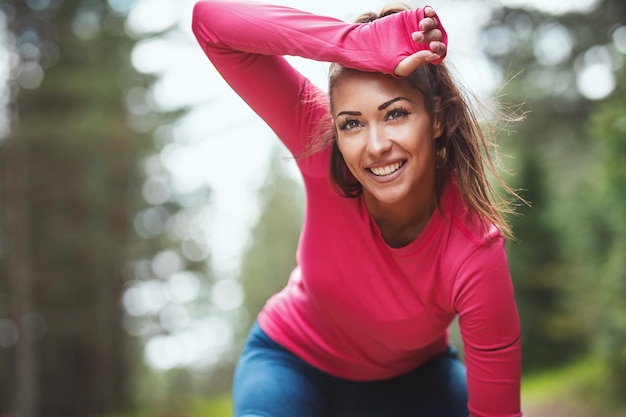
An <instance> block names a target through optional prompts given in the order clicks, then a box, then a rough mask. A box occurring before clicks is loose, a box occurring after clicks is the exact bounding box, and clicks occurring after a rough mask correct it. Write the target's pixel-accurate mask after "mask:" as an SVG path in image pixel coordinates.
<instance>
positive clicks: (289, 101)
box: [192, 0, 447, 152]
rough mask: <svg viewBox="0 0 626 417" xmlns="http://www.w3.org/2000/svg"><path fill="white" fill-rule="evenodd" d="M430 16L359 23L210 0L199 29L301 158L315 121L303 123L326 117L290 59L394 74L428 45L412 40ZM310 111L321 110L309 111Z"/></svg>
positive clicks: (229, 74) (410, 14) (416, 13)
mask: <svg viewBox="0 0 626 417" xmlns="http://www.w3.org/2000/svg"><path fill="white" fill-rule="evenodd" d="M423 16H424V13H423V9H416V10H409V11H405V12H402V13H397V14H394V15H391V16H389V17H386V18H384V19H379V20H377V21H375V22H373V23H370V24H354V23H346V22H343V21H341V20H338V19H334V18H330V17H323V16H317V15H314V14H310V13H306V12H303V11H300V10H296V9H292V8H289V7H283V6H273V5H267V4H258V3H248V2H245V3H244V2H232V1H223V0H222V1H220V0H203V1H200V2H198V3H197V4H196V6H195V8H194V12H193V20H192V29H193V31H194V34H195V35H196V38H197V39H198V42H199V43H200V46H201V47H202V48H203V50H204V52H205V53H206V54H207V56H208V57H209V59H210V60H211V62H212V63H213V64H214V65H215V67H216V68H217V70H218V71H219V72H220V73H221V74H222V76H223V77H224V78H225V79H226V81H227V82H228V83H229V84H230V86H231V87H232V88H233V89H234V90H235V91H236V92H237V93H238V94H239V95H240V96H241V97H242V98H243V99H244V100H245V101H246V102H247V103H248V104H249V105H250V106H251V107H252V108H253V110H255V111H256V112H257V113H258V114H259V115H260V116H261V117H262V118H263V119H264V120H265V122H266V123H268V124H269V125H270V127H272V129H273V130H274V131H275V132H276V133H277V134H278V135H279V137H281V139H282V140H283V141H284V142H285V143H286V144H287V146H288V147H289V148H290V149H291V150H292V152H293V151H294V150H296V151H297V150H302V149H301V148H300V147H299V146H298V145H297V144H296V143H297V142H295V141H298V140H300V141H302V140H303V138H302V137H300V138H296V137H295V136H300V134H301V133H303V130H302V129H305V130H304V132H306V129H311V128H312V126H311V125H310V123H311V122H312V120H301V119H300V118H301V117H304V118H307V117H308V118H311V117H313V116H311V113H312V114H317V116H319V111H320V110H321V109H320V105H319V103H317V104H315V100H312V99H313V98H315V96H316V95H318V94H320V93H319V92H317V89H315V88H313V87H312V86H310V85H308V82H307V81H306V80H305V79H304V78H303V77H302V75H300V74H299V73H298V72H297V71H295V70H294V69H293V68H292V67H291V66H289V64H288V63H287V62H286V61H285V60H284V59H283V58H282V56H285V55H293V56H300V57H304V58H309V59H313V60H316V61H326V62H338V63H340V64H342V65H344V66H347V67H351V68H356V69H360V70H363V71H378V72H383V73H386V74H392V73H393V70H394V68H395V67H396V65H397V64H398V63H399V62H400V61H401V60H402V59H403V58H405V57H407V56H409V55H411V54H413V53H415V52H417V51H418V50H423V49H426V48H427V47H428V45H427V44H417V43H415V42H414V41H413V40H412V39H411V33H412V32H415V31H417V30H419V27H418V24H419V21H420V20H421V19H422V18H423ZM398 28H401V29H398ZM441 29H442V31H443V28H441ZM444 37H445V40H446V41H447V36H446V35H445V31H444ZM303 95H304V96H303ZM324 103H325V101H324ZM309 105H312V106H314V107H315V106H317V107H316V109H315V110H316V111H313V112H307V111H306V109H303V107H302V106H305V107H306V106H309ZM309 110H310V109H309ZM307 114H308V116H307ZM318 119H319V117H318ZM307 139H308V138H307Z"/></svg>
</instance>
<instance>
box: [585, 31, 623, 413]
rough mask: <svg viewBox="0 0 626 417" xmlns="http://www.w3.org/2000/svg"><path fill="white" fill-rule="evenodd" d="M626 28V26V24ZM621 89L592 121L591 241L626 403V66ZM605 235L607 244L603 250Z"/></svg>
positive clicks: (610, 352) (603, 317)
mask: <svg viewBox="0 0 626 417" xmlns="http://www.w3.org/2000/svg"><path fill="white" fill-rule="evenodd" d="M621 30H623V31H626V26H622V29H621ZM619 80H620V82H619V83H618V87H617V89H616V91H615V92H614V93H613V94H612V95H611V96H610V97H609V98H608V99H607V100H605V101H603V102H602V103H601V104H600V105H599V106H598V107H597V109H595V110H594V113H593V116H594V117H593V122H592V125H591V130H592V133H593V134H594V139H596V140H597V142H598V143H599V147H600V152H599V156H600V157H599V165H600V172H601V173H602V174H601V175H600V176H599V177H598V181H597V183H596V184H595V185H596V189H597V190H599V194H600V199H599V201H598V202H599V204H598V210H597V212H596V215H595V217H594V218H591V219H590V223H591V224H593V225H595V226H596V227H595V228H594V231H595V234H596V237H595V239H591V240H590V241H589V244H588V246H587V250H588V252H589V253H593V254H594V258H595V260H596V262H594V264H593V266H594V268H589V273H590V274H594V277H595V279H594V282H595V284H596V291H597V292H598V300H599V305H600V306H601V308H600V309H599V311H598V315H599V320H598V322H597V323H598V326H599V328H600V329H601V333H600V335H599V340H598V343H597V344H596V348H598V349H599V352H600V354H601V357H602V358H603V359H604V360H605V365H606V370H607V373H608V378H607V379H606V382H605V384H604V387H603V388H604V392H606V393H607V394H608V395H609V397H610V399H611V400H612V401H613V402H619V403H621V404H626V397H624V393H625V392H626V303H625V302H624V299H625V298H626V215H625V213H626V194H625V193H624V190H626V165H625V164H624V161H626V66H625V67H622V70H621V72H620V77H619ZM599 241H602V242H603V243H604V245H603V246H604V247H605V250H598V247H597V243H598V242H599Z"/></svg>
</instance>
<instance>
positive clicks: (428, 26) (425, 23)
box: [419, 16, 439, 32]
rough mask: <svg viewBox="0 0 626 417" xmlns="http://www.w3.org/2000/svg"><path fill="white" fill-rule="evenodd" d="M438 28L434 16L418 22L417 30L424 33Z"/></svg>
mask: <svg viewBox="0 0 626 417" xmlns="http://www.w3.org/2000/svg"><path fill="white" fill-rule="evenodd" d="M438 27H439V21H438V20H437V18H436V17H435V16H429V17H425V18H423V19H422V20H420V22H419V28H420V30H423V31H424V32H426V31H429V30H433V29H437V28H438Z"/></svg>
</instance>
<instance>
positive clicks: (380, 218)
mask: <svg viewBox="0 0 626 417" xmlns="http://www.w3.org/2000/svg"><path fill="white" fill-rule="evenodd" d="M364 197H365V206H366V207H367V210H368V211H369V213H370V214H371V216H372V218H373V219H374V221H375V222H376V224H377V226H378V228H379V229H380V232H381V234H382V236H383V239H384V240H385V242H387V244H388V245H389V246H391V247H393V248H399V247H402V246H406V245H408V244H409V243H411V242H412V241H414V240H415V239H416V238H417V236H419V234H420V233H421V232H422V230H424V228H425V227H426V224H427V223H428V221H429V220H430V217H431V216H432V214H433V212H434V211H435V208H436V207H437V198H436V194H435V190H434V187H433V190H432V192H430V193H424V194H423V195H422V196H419V197H417V198H415V199H414V200H411V201H407V202H403V203H398V204H382V203H380V202H379V201H377V200H374V201H372V199H371V198H370V199H368V198H367V197H368V196H364ZM368 200H369V201H368Z"/></svg>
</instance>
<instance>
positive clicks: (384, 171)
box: [367, 161, 406, 177]
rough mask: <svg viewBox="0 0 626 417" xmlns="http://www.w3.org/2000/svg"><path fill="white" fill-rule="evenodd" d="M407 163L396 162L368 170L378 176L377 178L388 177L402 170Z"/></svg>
mask: <svg viewBox="0 0 626 417" xmlns="http://www.w3.org/2000/svg"><path fill="white" fill-rule="evenodd" d="M405 162H406V161H398V162H394V163H391V164H388V165H383V166H378V167H371V168H367V169H368V171H370V172H371V173H372V174H374V175H376V176H377V177H385V176H387V175H391V174H393V173H394V172H396V171H397V170H399V169H400V168H402V165H404V163H405Z"/></svg>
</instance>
